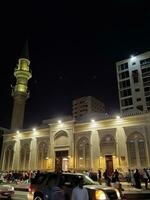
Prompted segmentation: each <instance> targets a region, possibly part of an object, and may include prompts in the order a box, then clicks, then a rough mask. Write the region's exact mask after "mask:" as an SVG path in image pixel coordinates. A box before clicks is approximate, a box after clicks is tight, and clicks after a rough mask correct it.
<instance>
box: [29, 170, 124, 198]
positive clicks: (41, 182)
mask: <svg viewBox="0 0 150 200" xmlns="http://www.w3.org/2000/svg"><path fill="white" fill-rule="evenodd" d="M51 175H52V173H47V174H39V175H38V177H35V178H34V179H32V180H31V185H30V186H29V197H30V198H29V199H30V200H31V199H32V200H46V199H48V198H49V196H48V195H49V192H48V190H47V185H48V181H49V180H50V178H51ZM79 178H83V182H84V187H85V188H87V190H88V193H89V199H90V200H118V199H121V193H120V192H119V190H117V189H115V188H112V187H107V186H102V185H100V184H99V183H98V182H94V181H93V180H92V179H91V178H89V177H88V176H87V175H85V174H81V173H61V174H57V179H58V180H57V182H58V185H60V186H61V187H62V189H63V190H64V192H65V195H66V196H67V199H71V193H72V190H73V188H74V187H75V186H76V183H77V182H78V179H79Z"/></svg>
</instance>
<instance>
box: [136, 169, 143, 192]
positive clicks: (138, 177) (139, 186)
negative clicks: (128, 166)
mask: <svg viewBox="0 0 150 200" xmlns="http://www.w3.org/2000/svg"><path fill="white" fill-rule="evenodd" d="M134 179H135V187H136V188H138V189H141V188H142V187H141V177H140V173H139V170H138V169H136V171H135V173H134Z"/></svg>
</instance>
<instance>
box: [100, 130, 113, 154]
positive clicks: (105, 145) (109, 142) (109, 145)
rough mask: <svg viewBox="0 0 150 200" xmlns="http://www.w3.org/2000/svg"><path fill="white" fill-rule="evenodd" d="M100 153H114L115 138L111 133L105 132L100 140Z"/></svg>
mask: <svg viewBox="0 0 150 200" xmlns="http://www.w3.org/2000/svg"><path fill="white" fill-rule="evenodd" d="M100 154H101V155H103V156H104V155H106V154H111V155H116V140H115V138H114V137H113V135H112V134H106V135H103V137H101V140H100Z"/></svg>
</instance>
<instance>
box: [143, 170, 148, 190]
mask: <svg viewBox="0 0 150 200" xmlns="http://www.w3.org/2000/svg"><path fill="white" fill-rule="evenodd" d="M143 179H144V183H145V189H146V190H147V186H148V172H147V169H145V168H144V169H143Z"/></svg>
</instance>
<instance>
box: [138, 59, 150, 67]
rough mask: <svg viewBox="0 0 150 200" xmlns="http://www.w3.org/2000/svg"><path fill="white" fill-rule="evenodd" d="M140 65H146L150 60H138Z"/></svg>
mask: <svg viewBox="0 0 150 200" xmlns="http://www.w3.org/2000/svg"><path fill="white" fill-rule="evenodd" d="M140 64H141V65H148V64H150V58H147V59H143V60H140Z"/></svg>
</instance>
